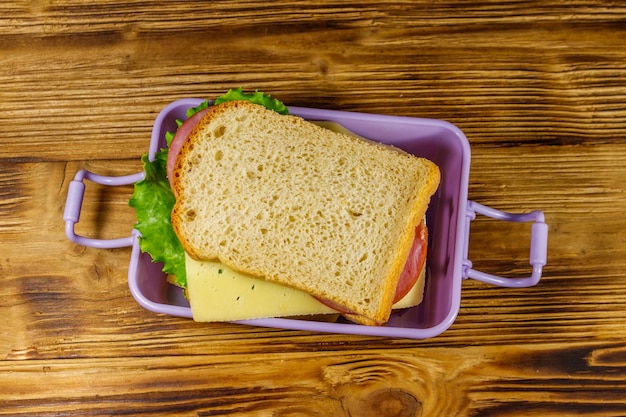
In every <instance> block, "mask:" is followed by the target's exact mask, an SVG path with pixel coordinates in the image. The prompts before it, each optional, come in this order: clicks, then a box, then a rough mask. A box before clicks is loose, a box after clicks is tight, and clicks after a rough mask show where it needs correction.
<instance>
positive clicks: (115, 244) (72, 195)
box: [63, 169, 145, 249]
mask: <svg viewBox="0 0 626 417" xmlns="http://www.w3.org/2000/svg"><path fill="white" fill-rule="evenodd" d="M144 175H145V173H144V172H139V173H137V174H131V175H124V176H119V177H107V176H104V175H98V174H94V173H93V172H90V171H87V170H84V169H83V170H80V171H78V172H77V173H76V176H75V177H74V180H73V181H72V182H70V185H69V188H68V191H67V200H66V202H65V211H64V212H63V220H64V221H65V234H66V235H67V238H68V239H69V240H70V241H72V242H74V243H78V244H79V245H83V246H89V247H92V248H99V249H112V248H123V247H126V246H131V245H132V244H133V236H132V235H131V236H129V237H123V238H118V239H94V238H88V237H84V236H80V235H77V234H76V233H75V232H74V226H75V224H76V223H78V220H79V219H80V211H81V208H82V205H83V197H84V196H85V183H84V180H85V179H87V180H89V181H92V182H95V183H97V184H102V185H110V186H119V185H128V184H133V183H135V182H137V181H141V180H142V179H143V178H144Z"/></svg>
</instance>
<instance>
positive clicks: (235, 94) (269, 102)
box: [187, 87, 289, 117]
mask: <svg viewBox="0 0 626 417" xmlns="http://www.w3.org/2000/svg"><path fill="white" fill-rule="evenodd" d="M233 100H243V101H250V102H252V103H254V104H259V105H261V106H263V107H266V108H268V109H270V110H274V111H275V112H276V113H280V114H289V110H288V109H287V106H285V104H284V103H283V102H282V101H280V100H277V99H275V98H272V97H271V96H270V95H269V94H265V93H262V92H260V91H258V90H257V91H255V92H254V93H244V92H243V89H242V88H241V87H239V88H231V89H230V90H228V92H226V94H222V95H221V96H219V97H218V98H217V99H215V103H214V104H216V105H217V104H221V103H225V102H227V101H233ZM209 105H210V103H209V101H208V100H205V101H203V102H202V103H200V104H199V105H198V106H197V107H192V108H190V109H189V110H187V117H191V116H193V115H194V114H196V113H197V112H199V111H200V110H203V109H206V108H207V107H209Z"/></svg>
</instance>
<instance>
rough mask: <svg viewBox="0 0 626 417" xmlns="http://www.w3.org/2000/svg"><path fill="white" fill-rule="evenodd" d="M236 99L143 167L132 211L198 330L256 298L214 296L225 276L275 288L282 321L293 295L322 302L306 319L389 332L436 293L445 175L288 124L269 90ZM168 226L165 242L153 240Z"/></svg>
mask: <svg viewBox="0 0 626 417" xmlns="http://www.w3.org/2000/svg"><path fill="white" fill-rule="evenodd" d="M225 97H226V99H223V100H216V102H215V103H209V102H206V103H203V105H201V106H200V107H199V108H195V109H192V111H191V112H190V113H189V118H188V119H187V120H186V121H185V122H184V123H182V122H181V123H180V126H179V128H178V130H177V132H176V133H175V134H172V135H170V136H169V137H168V149H163V150H161V151H160V152H159V153H157V155H155V157H154V159H153V161H148V159H147V157H146V156H144V158H143V159H144V168H145V170H146V179H145V180H143V181H142V182H140V183H137V184H136V186H135V192H134V193H133V198H131V203H130V204H131V206H133V207H135V208H136V210H137V217H138V223H137V225H136V228H137V229H138V230H139V231H140V233H141V238H140V245H141V248H142V250H143V251H146V252H149V253H150V254H151V255H152V258H153V260H155V261H157V262H158V261H160V262H163V264H164V271H165V272H167V273H168V274H171V275H173V276H174V277H175V278H174V283H176V284H177V285H180V286H182V287H184V288H186V290H187V295H188V298H189V301H190V305H191V309H192V312H193V315H194V319H197V320H201V321H206V320H213V319H212V318H211V317H210V315H209V317H208V318H207V317H206V314H205V313H206V311H207V310H209V311H210V310H211V309H213V310H216V311H218V312H222V311H224V310H229V309H236V308H237V304H234V305H233V304H228V305H225V306H217V305H215V303H216V301H215V300H218V301H219V300H226V299H228V298H234V299H236V298H237V297H239V300H241V299H242V298H244V299H247V298H249V297H247V296H246V297H242V296H241V295H236V294H237V292H233V291H231V290H227V289H225V288H226V287H224V286H222V287H216V286H214V285H213V286H211V285H212V284H211V282H213V283H215V282H216V280H217V279H218V278H219V277H220V276H221V277H229V278H228V279H227V281H232V280H233V279H232V277H235V278H236V279H237V282H238V283H239V285H241V288H240V290H239V291H241V289H243V288H244V287H245V288H248V289H249V291H248V292H250V291H256V290H257V289H260V288H262V287H263V288H266V287H268V286H269V288H270V289H271V290H268V291H269V293H271V294H274V295H273V296H274V297H275V298H278V299H279V300H273V301H270V300H269V298H267V296H266V298H265V299H266V301H265V304H266V305H265V307H266V309H265V310H266V311H264V312H263V313H262V314H264V315H265V316H269V317H274V316H284V315H293V314H292V313H293V312H292V311H291V310H287V311H281V310H280V308H278V307H277V308H276V310H275V311H274V310H272V309H273V308H274V306H278V305H279V304H280V299H281V297H286V296H287V295H284V294H289V296H290V297H295V299H296V300H297V301H294V303H301V304H302V305H304V303H305V300H306V302H310V304H311V308H310V309H309V310H310V312H308V311H309V310H307V308H308V307H307V308H304V311H305V313H303V314H315V313H318V312H323V313H326V312H336V313H339V314H341V315H343V316H344V317H346V318H347V319H349V320H351V321H354V322H356V323H360V324H366V325H381V324H384V323H385V322H386V321H387V320H388V318H389V316H390V313H391V311H392V309H393V308H394V304H397V302H398V301H400V300H401V299H403V298H405V297H406V295H407V294H410V293H411V291H413V292H418V293H419V287H420V286H421V287H422V288H423V281H424V279H423V276H424V273H423V271H424V267H423V263H424V258H425V251H426V242H427V228H426V226H425V224H424V218H425V213H426V210H427V207H428V203H429V201H430V198H431V196H432V195H433V194H434V193H435V191H436V189H437V187H438V184H439V175H440V174H439V169H438V167H437V166H436V165H435V164H434V163H432V162H431V161H429V160H426V159H423V158H417V157H415V156H413V155H409V154H407V153H405V152H403V151H401V150H399V149H396V148H392V147H390V146H387V145H382V144H378V143H374V142H371V141H368V140H364V139H361V138H357V137H355V136H354V135H350V134H346V133H344V132H336V131H332V130H330V129H327V128H326V127H322V126H319V125H317V124H315V123H311V122H309V121H305V120H303V119H302V118H299V117H297V116H292V115H289V114H286V113H288V110H287V108H286V107H284V105H282V103H280V102H277V101H276V100H273V99H270V98H269V97H268V96H265V95H263V94H262V93H258V92H257V93H254V94H247V95H246V94H244V93H243V92H242V91H241V90H240V89H238V90H231V91H230V92H229V93H228V94H227V95H226V96H225ZM254 97H256V99H254ZM233 98H234V99H233ZM251 98H252V100H250V99H251ZM255 101H256V102H255ZM268 103H269V105H268ZM281 106H282V107H281ZM153 188H156V189H158V191H156V192H155V191H154V190H152V189H153ZM148 189H150V191H146V190H148ZM151 193H152V194H155V193H156V194H158V195H157V196H156V197H155V196H152V197H146V196H145V195H144V194H151ZM146 206H149V207H147V208H146ZM157 206H162V207H157ZM140 211H142V213H140ZM143 211H147V212H150V213H144V212H143ZM156 211H158V212H160V213H161V218H160V219H159V220H155V212H156ZM163 213H165V216H163V215H162V214H163ZM156 229H159V233H164V234H165V235H166V236H165V235H162V236H160V237H158V236H153V233H154V231H155V230H156ZM165 229H167V231H164V230H165ZM163 247H164V248H163ZM171 257H173V258H175V259H174V260H171V259H170V258H171ZM203 274H204V275H203ZM206 276H210V277H212V278H211V280H207V279H206ZM203 277H204V278H203ZM420 277H421V280H420V279H419V278H420ZM416 283H418V284H419V285H415V284H416ZM220 288H221V289H220ZM416 288H417V290H416ZM264 291H265V290H264ZM211 293H213V294H214V296H213V301H212V302H207V299H206V298H207V297H209V296H210V294H211ZM255 293H260V291H256V292H255ZM281 294H283V295H281ZM294 294H295V295H294ZM419 295H420V294H417V296H416V297H414V301H413V303H415V302H419ZM239 300H237V301H239ZM262 300H263V298H260V299H251V300H249V304H248V306H245V305H244V306H241V307H240V308H241V313H240V314H238V315H235V316H232V315H231V316H225V317H223V319H224V320H228V317H235V318H236V319H245V318H258V317H259V316H258V315H259V314H260V313H258V312H256V313H254V314H256V315H257V316H250V317H248V316H246V314H251V313H249V312H248V311H247V310H249V307H250V304H252V305H255V304H258V303H263V301H262ZM409 305H411V303H410V302H409V304H408V305H407V306H409ZM296 314H297V313H296ZM215 317H217V318H216V319H217V320H219V319H220V317H221V316H220V315H219V314H218V315H217V316H215Z"/></svg>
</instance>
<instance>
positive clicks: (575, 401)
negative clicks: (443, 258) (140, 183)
mask: <svg viewBox="0 0 626 417" xmlns="http://www.w3.org/2000/svg"><path fill="white" fill-rule="evenodd" d="M258 4H260V3H258V2H252V1H250V2H243V1H236V2H208V1H207V2H189V1H133V2H117V1H112V0H106V1H100V2H95V3H94V4H93V5H88V4H86V3H85V2H80V1H76V0H74V1H71V0H70V1H54V2H52V1H30V2H28V1H7V2H3V3H2V4H0V132H1V136H0V144H1V146H2V151H1V153H0V280H1V285H0V317H1V320H0V415H11V416H16V415H24V416H26V415H28V416H35V415H41V416H43V415H55V416H60V415H62V416H73V415H81V416H82V415H118V414H125V415H126V414H128V415H146V416H155V415H198V416H200V415H202V416H209V415H210V416H225V415H228V416H249V415H254V416H281V417H287V416H289V417H295V416H505V415H506V416H514V415H515V416H522V415H523V416H527V415H537V416H566V415H597V416H624V415H626V216H625V215H624V213H625V212H626V194H625V193H624V187H625V183H626V137H625V135H626V8H624V6H623V5H621V4H619V3H618V2H609V1H606V2H602V1H586V2H580V1H579V2H558V1H552V2H537V4H525V3H517V2H513V3H511V2H476V3H470V2H427V1H419V2H414V1H405V2H402V1H401V2H384V1H382V2H381V1H376V2H369V1H365V2H357V3H350V2H340V1H336V2H307V3H304V2H295V1H282V0H281V1H274V2H271V3H268V6H259V5H258ZM238 86H242V87H244V88H245V89H246V90H254V89H259V90H261V91H265V92H268V93H271V94H272V95H273V96H275V97H277V98H280V99H281V100H283V101H284V102H286V103H287V104H289V105H295V106H304V107H319V108H328V109H338V110H351V111H361V112H368V113H380V114H390V115H401V116H411V117H427V118H435V119H445V120H448V121H450V122H452V123H454V124H455V125H456V126H458V127H459V128H460V129H461V130H462V131H463V132H464V133H465V134H466V136H467V137H468V139H469V141H470V144H471V148H472V160H471V175H470V186H469V198H470V199H472V200H475V201H478V202H480V203H483V204H486V205H490V206H493V207H495V208H497V209H501V210H506V211H513V212H518V211H530V210H535V209H539V210H543V211H544V212H545V215H546V221H547V223H548V224H549V227H550V237H549V249H548V265H547V266H546V267H545V270H544V275H543V278H542V279H541V281H540V283H539V284H538V285H537V286H535V287H532V288H526V289H504V288H499V287H494V286H490V285H487V284H483V283H480V282H477V281H473V280H467V281H464V282H463V291H462V301H461V308H460V311H459V314H458V318H457V319H456V321H455V322H454V324H453V325H452V326H451V328H450V329H448V330H447V331H445V332H444V333H443V334H441V335H439V336H437V337H434V338H431V339H426V340H422V341H419V340H408V339H389V338H378V337H365V336H347V335H340V334H317V333H308V332H302V331H287V330H279V329H266V328H256V327H249V326H239V325H235V324H200V323H195V322H193V321H191V320H188V319H182V318H175V317H169V316H163V315H158V314H154V313H151V312H149V311H146V310H144V309H143V308H141V307H140V306H139V305H138V304H137V303H136V302H135V300H134V299H133V298H132V296H131V294H130V292H129V289H128V286H127V269H128V262H129V256H130V251H129V249H113V250H102V249H93V248H86V247H83V246H79V245H76V244H73V243H71V242H70V241H68V239H67V238H66V236H65V234H64V224H63V221H62V215H63V210H64V205H65V198H66V194H67V187H68V183H69V182H70V181H71V179H72V178H73V176H74V174H75V173H76V171H77V170H79V169H82V168H86V169H89V170H91V171H94V172H97V173H100V174H103V175H124V174H130V173H134V172H137V171H138V170H139V169H140V161H139V158H140V156H141V154H142V153H144V152H146V151H147V147H148V142H149V140H150V132H151V127H152V124H153V122H154V118H155V116H156V114H157V113H158V112H159V111H160V110H161V109H162V108H163V107H164V106H165V105H166V104H168V103H169V102H171V101H174V100H176V99H179V98H183V97H202V98H204V97H211V98H212V97H215V96H217V95H219V94H221V93H223V92H224V91H226V90H227V89H228V88H231V87H238ZM131 192H132V187H130V186H129V187H118V188H115V189H110V188H109V189H105V187H96V186H93V187H91V188H90V191H89V192H88V193H87V196H86V200H85V203H84V206H83V217H82V218H81V222H80V223H79V227H78V229H79V230H80V231H81V232H83V233H85V234H88V235H90V236H98V237H102V238H111V237H119V236H125V235H128V234H129V232H130V230H131V228H132V225H133V222H134V211H133V210H132V209H131V208H129V207H128V205H127V201H128V198H129V197H130V194H131ZM527 251H528V227H527V226H519V225H505V224H501V223H498V222H493V221H489V220H486V219H484V218H479V219H477V220H476V221H475V222H474V223H473V226H472V233H471V248H470V259H472V260H473V261H474V265H475V266H476V267H477V268H480V269H483V270H485V271H487V272H492V273H497V274H501V275H505V276H523V275H527V274H528V272H529V267H528V265H527V258H528V255H527Z"/></svg>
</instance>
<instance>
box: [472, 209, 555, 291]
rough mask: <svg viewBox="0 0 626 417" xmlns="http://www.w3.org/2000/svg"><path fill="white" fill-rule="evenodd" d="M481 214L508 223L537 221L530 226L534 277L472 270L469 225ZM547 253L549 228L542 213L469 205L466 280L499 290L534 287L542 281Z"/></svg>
mask: <svg viewBox="0 0 626 417" xmlns="http://www.w3.org/2000/svg"><path fill="white" fill-rule="evenodd" d="M477 213H478V214H482V215H484V216H487V217H491V218H493V219H497V220H504V221H508V222H531V221H532V222H534V223H533V225H532V226H531V236H530V257H529V263H530V265H531V266H532V268H533V270H532V275H531V276H529V277H525V278H504V277H501V276H497V275H491V274H488V273H485V272H481V271H477V270H475V269H472V261H470V260H469V259H468V251H469V235H470V223H471V222H472V221H473V220H474V219H475V218H476V214H477ZM547 252H548V225H547V224H546V223H545V218H544V215H543V212H541V211H539V210H536V211H532V212H529V213H522V214H513V213H507V212H504V211H500V210H496V209H493V208H491V207H487V206H484V205H482V204H479V203H477V202H475V201H471V200H470V201H468V202H467V211H466V223H465V248H464V260H463V278H464V279H467V278H472V279H475V280H478V281H482V282H486V283H489V284H494V285H498V286H500V287H511V288H521V287H531V286H533V285H535V284H537V283H538V282H539V280H540V279H541V273H542V270H543V266H544V265H545V264H546V259H547Z"/></svg>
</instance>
